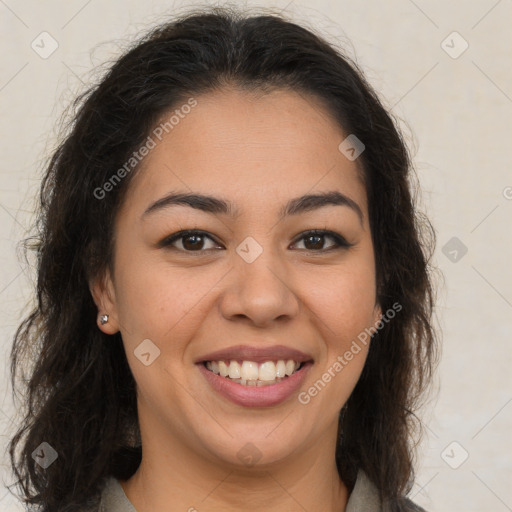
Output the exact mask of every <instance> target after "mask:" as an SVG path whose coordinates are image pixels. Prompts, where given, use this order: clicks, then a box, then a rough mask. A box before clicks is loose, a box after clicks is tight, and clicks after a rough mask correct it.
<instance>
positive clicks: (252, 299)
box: [220, 250, 300, 327]
mask: <svg viewBox="0 0 512 512" xmlns="http://www.w3.org/2000/svg"><path fill="white" fill-rule="evenodd" d="M225 286H226V288H225V290H224V293H223V294H222V296H221V298H220V309H221V312H222V315H223V316H224V317H225V318H226V319H228V320H231V321H233V320H236V319H239V320H241V319H244V320H245V321H246V322H249V323H252V324H254V325H255V326H258V327H268V326H269V325H271V324H272V323H273V322H275V321H277V320H279V321H280V322H283V321H287V320H288V321H289V320H291V319H293V318H295V317H296V316H297V315H298V312H299V309H300V304H299V299H298V297H297V295H296V293H295V292H294V285H293V282H291V276H290V273H289V272H287V270H286V268H285V266H284V264H280V263H279V261H278V258H277V256H276V255H275V254H274V253H272V252H271V251H268V250H264V251H263V252H262V253H261V254H260V256H259V257H258V258H256V259H255V260H254V261H252V262H251V263H248V262H247V261H245V260H244V259H243V258H242V257H239V256H238V255H236V256H235V261H234V268H233V270H232V271H231V272H230V273H229V277H228V279H227V281H226V284H225Z"/></svg>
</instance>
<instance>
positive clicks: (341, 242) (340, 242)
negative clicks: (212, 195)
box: [158, 229, 354, 255]
mask: <svg viewBox="0 0 512 512" xmlns="http://www.w3.org/2000/svg"><path fill="white" fill-rule="evenodd" d="M192 235H197V236H202V237H206V238H209V239H210V240H211V241H212V242H215V243H217V242H216V241H215V240H214V239H213V238H212V237H211V236H210V235H209V234H208V233H206V232H205V231H201V230H197V229H186V230H183V231H179V232H177V233H174V234H173V235H170V236H168V237H166V238H164V239H163V240H162V241H161V242H160V243H159V244H158V246H159V247H166V248H172V249H176V250H178V251H181V252H187V253H191V254H194V253H197V255H201V254H203V253H205V252H206V251H211V250H218V249H198V250H197V251H188V250H186V249H179V248H177V247H170V246H171V245H172V244H173V243H174V242H176V241H177V240H181V239H183V238H186V237H188V236H192ZM308 236H324V237H325V236H327V237H329V238H332V239H333V240H334V245H333V246H331V247H329V248H328V249H318V250H316V249H299V250H304V251H307V252H310V253H311V252H313V253H318V252H321V253H325V252H331V251H333V250H339V249H349V248H350V247H352V246H353V245H354V244H350V243H348V242H347V241H346V240H345V238H343V237H342V236H341V235H339V234H338V233H335V232H333V231H328V230H324V229H313V230H310V231H305V232H303V233H301V234H300V237H299V238H297V239H296V240H295V242H294V244H295V243H297V242H299V241H301V240H303V239H304V238H307V237H308ZM219 245H220V244H219Z"/></svg>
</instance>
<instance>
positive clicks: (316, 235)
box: [299, 230, 353, 252]
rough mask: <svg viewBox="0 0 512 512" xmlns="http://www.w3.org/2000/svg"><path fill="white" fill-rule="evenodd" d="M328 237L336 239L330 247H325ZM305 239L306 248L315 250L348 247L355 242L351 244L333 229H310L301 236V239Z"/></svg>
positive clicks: (321, 250)
mask: <svg viewBox="0 0 512 512" xmlns="http://www.w3.org/2000/svg"><path fill="white" fill-rule="evenodd" d="M326 239H331V240H334V243H333V244H331V245H330V246H329V247H327V248H324V243H325V240H326ZM302 240H303V241H304V250H306V251H313V252H323V251H331V250H333V249H339V248H345V249H346V248H348V247H351V246H352V245H353V244H349V243H348V242H347V241H346V240H345V239H344V238H343V237H342V236H341V235H338V234H337V233H334V232H332V231H325V230H314V231H308V232H306V233H305V234H304V233H303V236H302V237H301V238H299V241H302Z"/></svg>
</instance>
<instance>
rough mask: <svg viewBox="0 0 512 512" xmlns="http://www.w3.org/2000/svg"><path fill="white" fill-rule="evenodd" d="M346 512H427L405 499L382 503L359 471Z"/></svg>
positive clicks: (376, 492) (364, 475) (363, 474)
mask: <svg viewBox="0 0 512 512" xmlns="http://www.w3.org/2000/svg"><path fill="white" fill-rule="evenodd" d="M346 512H427V511H426V510H425V509H423V508H421V507H420V506H419V505H416V504H415V503H414V502H413V501H412V500H410V499H409V498H407V497H405V496H404V497H401V498H398V499H396V500H393V501H388V502H386V503H382V502H381V500H380V497H379V491H378V489H377V487H376V486H375V485H374V484H373V482H372V481H371V480H370V479H369V478H368V476H367V475H366V473H365V472H364V471H362V470H359V472H358V473H357V479H356V483H355V485H354V489H353V490H352V493H351V494H350V497H349V500H348V503H347V508H346Z"/></svg>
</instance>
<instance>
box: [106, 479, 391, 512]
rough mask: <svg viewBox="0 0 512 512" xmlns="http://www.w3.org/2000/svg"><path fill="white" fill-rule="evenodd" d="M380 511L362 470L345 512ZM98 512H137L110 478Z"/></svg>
mask: <svg viewBox="0 0 512 512" xmlns="http://www.w3.org/2000/svg"><path fill="white" fill-rule="evenodd" d="M380 511H381V506H380V500H379V494H378V492H377V489H376V487H375V486H374V485H373V484H372V483H371V481H370V480H369V479H368V477H367V476H366V474H365V473H364V472H363V471H361V470H360V471H359V473H358V474H357V480H356V483H355V486H354V489H353V491H352V493H351V494H350V497H349V500H348V503H347V508H346V509H345V512H380ZM98 512H137V510H136V509H135V507H134V506H133V505H132V503H131V502H130V500H129V499H128V498H127V497H126V494H125V493H124V490H123V488H122V487H121V484H120V483H119V481H118V480H117V479H115V478H113V477H110V478H109V479H108V480H107V482H106V485H105V488H104V489H103V493H102V495H101V501H100V505H99V509H98Z"/></svg>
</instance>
